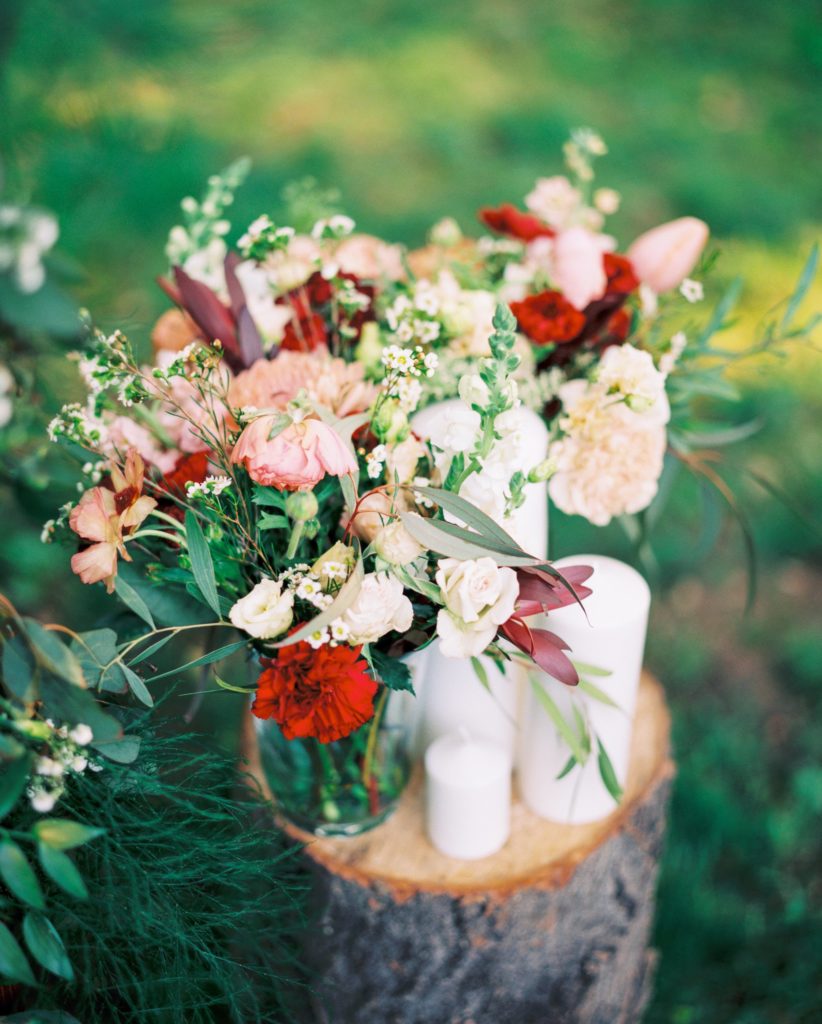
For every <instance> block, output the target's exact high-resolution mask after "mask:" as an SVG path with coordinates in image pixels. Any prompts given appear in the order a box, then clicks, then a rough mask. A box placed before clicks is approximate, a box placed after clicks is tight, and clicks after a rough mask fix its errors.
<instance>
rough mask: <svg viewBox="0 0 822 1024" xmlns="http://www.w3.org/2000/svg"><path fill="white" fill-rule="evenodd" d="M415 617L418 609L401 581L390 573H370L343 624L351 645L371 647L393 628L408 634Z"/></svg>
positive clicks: (344, 616)
mask: <svg viewBox="0 0 822 1024" xmlns="http://www.w3.org/2000/svg"><path fill="white" fill-rule="evenodd" d="M413 617H414V609H413V608H412V606H411V602H410V601H409V600H408V598H407V597H406V596H405V593H404V591H403V587H402V584H401V583H400V581H399V580H397V579H395V578H394V577H393V576H389V575H388V574H387V573H368V574H367V575H366V576H365V578H364V579H363V581H362V586H361V587H360V590H359V593H358V594H357V596H356V597H355V598H354V603H353V604H352V605H351V607H350V608H348V610H347V611H346V612H345V614H344V615H343V616H342V621H343V622H344V623H345V625H346V626H348V630H349V642H350V643H352V644H367V643H373V642H374V641H375V640H379V638H380V637H381V636H385V634H386V633H390V632H391V630H392V629H395V630H396V631H397V632H398V633H404V632H405V631H406V630H408V629H410V628H411V621H412V619H413Z"/></svg>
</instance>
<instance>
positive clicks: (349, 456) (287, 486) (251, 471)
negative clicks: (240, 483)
mask: <svg viewBox="0 0 822 1024" xmlns="http://www.w3.org/2000/svg"><path fill="white" fill-rule="evenodd" d="M277 419H278V417H277V416H260V417H259V418H258V419H255V420H253V421H252V422H251V423H250V424H249V425H248V426H247V427H246V428H245V430H244V431H243V432H242V434H241V435H240V439H239V441H238V442H237V444H236V446H235V448H234V451H233V452H232V454H231V461H232V462H234V463H237V464H240V465H244V466H245V468H246V470H247V471H248V475H249V476H250V477H251V479H252V480H255V481H256V482H257V483H258V484H263V485H264V486H266V487H277V488H279V489H280V490H285V491H305V490H310V489H311V488H312V487H313V486H314V485H315V484H316V483H318V482H319V481H320V480H322V478H323V477H324V476H326V475H329V476H345V475H346V474H348V473H353V472H355V471H356V469H357V462H356V460H355V458H354V453H353V452H352V451H351V449H350V448H349V447H348V446H347V445H346V444H345V442H344V441H343V439H342V438H341V437H340V435H339V434H338V433H337V432H336V430H334V429H333V427H329V426H328V425H327V424H325V423H323V422H322V420H302V421H301V422H299V423H291V424H290V425H289V426H288V427H286V428H285V430H283V431H281V432H280V433H279V434H277V435H276V436H275V437H273V438H270V437H269V435H270V433H271V429H272V427H273V426H274V425H275V423H276V422H277Z"/></svg>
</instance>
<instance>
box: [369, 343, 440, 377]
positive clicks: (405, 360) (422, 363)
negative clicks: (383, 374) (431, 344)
mask: <svg viewBox="0 0 822 1024" xmlns="http://www.w3.org/2000/svg"><path fill="white" fill-rule="evenodd" d="M438 363H439V359H438V356H437V354H436V352H424V351H423V348H422V345H417V346H416V347H415V348H413V349H412V348H400V347H399V345H389V346H388V347H387V348H386V349H385V350H384V351H383V354H382V365H383V366H384V367H385V368H386V370H388V371H389V372H390V373H393V374H395V375H396V376H398V377H405V376H410V377H422V376H423V374H424V375H425V376H426V377H433V376H434V373H435V372H436V369H437V365H438Z"/></svg>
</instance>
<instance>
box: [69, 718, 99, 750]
mask: <svg viewBox="0 0 822 1024" xmlns="http://www.w3.org/2000/svg"><path fill="white" fill-rule="evenodd" d="M69 739H70V740H73V742H74V743H76V744H77V746H78V747H87V746H88V745H89V743H91V741H92V740H93V739H94V733H93V732H92V731H91V728H90V727H89V726H87V725H86V724H85V723H83V722H80V723H78V724H77V725H75V726H74V728H73V729H72V730H71V731H70V732H69Z"/></svg>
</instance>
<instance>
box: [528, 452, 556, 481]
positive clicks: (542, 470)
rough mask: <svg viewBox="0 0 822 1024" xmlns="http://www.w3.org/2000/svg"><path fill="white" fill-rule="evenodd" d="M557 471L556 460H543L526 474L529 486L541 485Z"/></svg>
mask: <svg viewBox="0 0 822 1024" xmlns="http://www.w3.org/2000/svg"><path fill="white" fill-rule="evenodd" d="M556 471H557V460H556V459H555V458H550V457H549V458H547V459H543V460H542V462H540V463H539V464H538V465H536V466H534V468H533V469H532V470H531V471H530V472H529V474H528V483H529V484H538V483H542V482H543V481H544V480H550V478H551V477H552V476H553V475H554V473H556Z"/></svg>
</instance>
